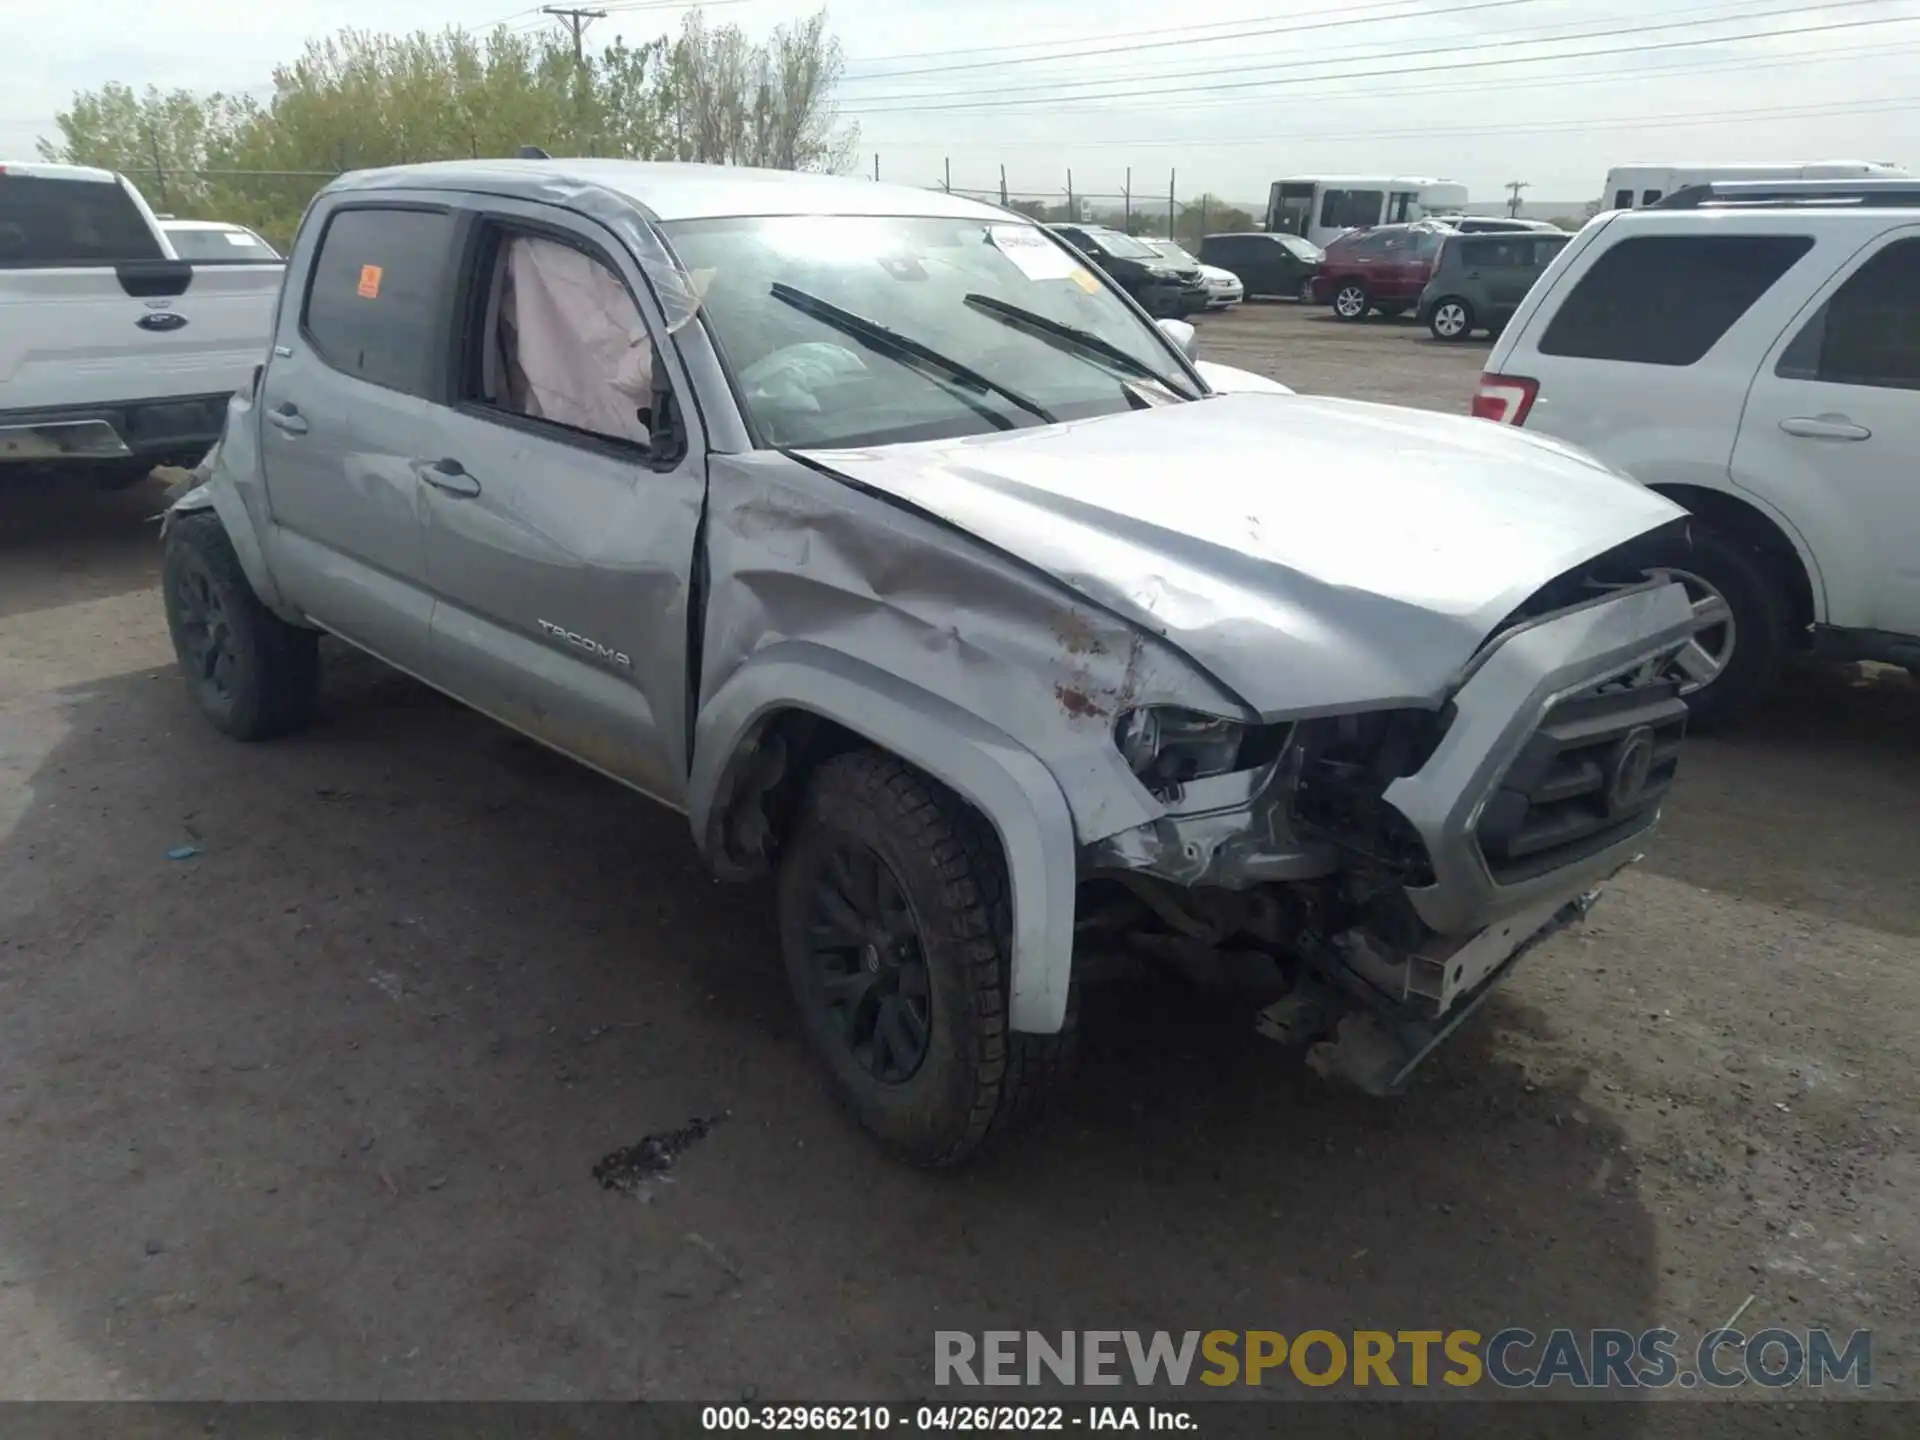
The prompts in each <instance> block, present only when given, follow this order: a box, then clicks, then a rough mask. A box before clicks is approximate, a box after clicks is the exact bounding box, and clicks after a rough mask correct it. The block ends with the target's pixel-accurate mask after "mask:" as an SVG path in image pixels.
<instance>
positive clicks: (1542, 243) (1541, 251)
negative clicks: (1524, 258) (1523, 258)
mask: <svg viewBox="0 0 1920 1440" xmlns="http://www.w3.org/2000/svg"><path fill="white" fill-rule="evenodd" d="M1567 238H1568V237H1566V236H1565V235H1542V236H1541V237H1540V238H1539V239H1538V240H1535V241H1532V242H1531V243H1532V245H1533V258H1532V260H1531V261H1529V262H1528V263H1529V264H1530V265H1531V266H1532V268H1533V269H1536V270H1544V269H1546V268H1547V266H1549V265H1551V264H1552V263H1553V257H1554V256H1556V255H1558V254H1559V253H1560V252H1561V251H1562V250H1564V249H1566V248H1567Z"/></svg>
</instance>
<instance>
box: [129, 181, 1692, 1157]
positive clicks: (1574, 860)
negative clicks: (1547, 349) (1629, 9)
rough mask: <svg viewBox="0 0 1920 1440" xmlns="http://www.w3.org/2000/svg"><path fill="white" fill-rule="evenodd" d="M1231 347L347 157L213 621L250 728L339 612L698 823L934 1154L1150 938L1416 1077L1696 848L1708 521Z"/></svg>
mask: <svg viewBox="0 0 1920 1440" xmlns="http://www.w3.org/2000/svg"><path fill="white" fill-rule="evenodd" d="M1192 348H1193V332H1192V330H1191V329H1190V328H1189V327H1186V326H1183V325H1180V324H1178V323H1177V322H1164V323H1163V324H1161V325H1155V324H1154V323H1153V322H1152V321H1151V320H1149V319H1148V318H1147V317H1146V315H1145V314H1144V313H1143V312H1142V311H1140V310H1139V309H1138V308H1137V307H1136V306H1135V305H1134V304H1133V303H1132V302H1131V301H1129V300H1128V299H1127V298H1126V296H1125V295H1124V294H1123V293H1122V292H1121V291H1120V290H1119V289H1117V288H1116V287H1115V285H1114V284H1113V283H1112V282H1111V281H1110V280H1109V279H1108V278H1107V277H1106V276H1104V275H1102V274H1100V273H1099V272H1098V271H1096V270H1093V269H1091V268H1090V267H1089V264H1088V262H1087V261H1086V260H1085V259H1084V258H1083V257H1081V256H1079V255H1078V254H1076V253H1075V252H1073V251H1071V250H1069V249H1067V248H1065V247H1063V246H1062V245H1060V244H1059V243H1058V242H1057V241H1056V240H1054V239H1053V238H1051V237H1050V236H1049V235H1047V234H1046V233H1045V232H1044V231H1043V230H1041V229H1039V228H1038V227H1036V226H1033V225H1031V224H1029V223H1027V222H1026V221H1025V220H1024V219H1023V218H1021V217H1019V216H1016V215H1013V214H1010V213H1008V212H1006V211H1002V210H999V209H996V208H994V207H991V206H987V205H982V204H976V203H973V202H970V201H967V200H963V199H960V198H958V197H950V196H947V195H942V194H936V193H929V192H925V191H921V190H913V189H906V188H900V187H891V186H885V185H878V184H870V183H867V182H865V181H858V180H842V179H836V178H831V177H824V176H811V175H794V174H785V173H770V172H756V171H750V170H736V169H724V168H709V167H702V166H689V165H650V164H639V163H632V162H615V161H559V160H538V161H474V162H461V163H451V164H441V165H428V166H413V167H407V168H402V169H394V170H386V171H379V172H367V173H360V174H352V175H347V176H344V177H342V178H341V179H339V180H337V181H335V182H334V183H332V184H331V185H329V186H328V187H327V189H326V190H325V191H324V192H323V193H322V194H321V195H320V197H319V198H318V199H317V200H316V201H315V202H314V204H313V206H312V208H311V209H310V210H309V212H308V214H307V217H306V220H305V223H304V224H303V225H302V227H301V230H300V233H299V237H298V239H297V240H296V242H295V244H294V248H293V253H292V256H291V259H290V268H289V272H288V280H287V284H286V286H285V288H284V291H283V293H282V296H281V299H280V303H279V312H278V317H277V321H276V326H275V332H274V337H273V349H272V353H271V355H270V356H269V357H268V359H267V361H266V364H265V365H264V367H263V368H262V369H261V371H260V372H259V373H258V374H257V375H256V376H255V378H254V381H253V383H252V384H251V386H249V387H248V388H247V389H246V390H244V391H243V392H242V393H241V394H239V395H238V396H236V397H235V399H234V400H233V402H232V405H231V409H230V413H229V416H228V419H227V425H226V431H225V434H224V436H223V438H222V440H221V443H220V445H219V446H218V447H217V450H216V452H215V455H214V457H213V458H212V459H211V461H210V463H209V464H208V466H207V467H205V470H204V472H203V476H204V483H202V484H201V485H199V486H198V488H196V489H194V490H192V491H191V492H190V493H188V494H186V495H185V496H183V497H182V498H181V499H180V500H179V501H178V502H177V503H176V504H175V505H174V506H173V508H172V510H171V511H170V513H169V515H168V517H167V524H166V526H165V546H166V554H165V566H164V576H165V583H164V593H165V602H166V607H167V617H168V621H169V624H170V626H171V628H172V634H173V638H174V643H175V645H176V647H177V649H178V652H179V656H180V662H181V665H182V668H183V670H184V672H185V674H186V677H187V681H188V684H189V687H190V690H191V693H192V695H193V696H194V698H195V700H196V701H197V703H198V705H199V707H200V708H201V709H202V710H203V711H204V713H205V714H206V716H207V717H208V719H210V720H211V721H212V722H213V724H215V725H216V726H218V727H219V728H220V729H222V730H223V731H225V732H226V733H228V734H229V735H232V736H233V737H235V738H236V739H242V740H255V739H262V738H265V737H268V736H272V735H277V734H283V733H286V732H288V731H291V730H293V729H296V728H298V727H300V726H302V725H305V724H306V723H307V722H308V721H309V720H310V719H311V718H312V717H313V715H314V713H315V706H316V695H317V691H318V685H319V659H318V657H319V651H318V649H317V640H318V636H319V634H320V633H321V632H327V633H330V634H332V635H335V636H338V637H340V638H341V639H342V640H345V641H347V642H349V643H351V644H352V645H354V646H357V647H359V648H361V649H363V650H366V651H369V652H371V653H372V654H374V655H376V656H378V657H380V658H381V659H383V660H385V661H388V662H390V663H391V664H393V665H395V666H397V667H399V668H400V669H402V670H405V671H408V672H410V673H411V674H413V675H415V676H417V677H419V678H420V679H421V680H423V681H425V682H426V683H427V684H429V685H433V686H435V687H437V688H439V689H441V690H443V691H445V692H446V693H447V694H449V695H452V696H454V697H456V698H458V699H459V700H461V701H463V702H465V703H467V704H469V705H471V706H473V707H475V708H477V709H479V710H481V711H483V712H485V713H486V714H488V715H491V716H493V717H495V718H497V719H498V720H500V721H501V722H503V723H505V724H507V725H510V726H512V727H514V728H515V729H517V730H519V731H521V732H523V733H524V734H526V735H528V736H531V737H533V738H535V739H537V740H539V741H542V742H544V743H545V744H548V745H550V746H552V747H553V748H555V749H556V750H559V751H562V752H564V753H565V754H567V755H570V756H572V757H574V758H575V759H577V760H579V761H581V762H582V763H584V764H586V765H590V766H592V767H594V768H595V769H598V770H600V771H602V772H604V773H605V774H607V775H608V776H610V777H612V778H613V779H615V780H618V781H620V782H622V783H623V784H626V785H630V786H632V787H634V788H635V789H637V790H640V791H643V792H645V793H646V794H648V795H650V796H652V797H654V798H655V799H657V800H659V801H660V802H661V803H662V804H665V805H669V806H672V807H674V808H675V809H677V810H680V811H682V812H683V813H685V814H686V816H687V817H688V820H689V822H690V824H691V828H692V836H693V842H694V844H695V845H697V846H698V847H699V848H700V850H701V851H702V852H703V854H704V855H705V857H706V858H707V860H708V861H709V862H710V863H711V865H712V867H713V869H714V871H715V872H716V873H717V874H719V875H720V876H722V877H725V878H728V879H741V880H745V879H750V878H753V877H760V876H771V877H772V882H773V886H774V888H775V891H776V893H777V910H778V928H779V935H780V945H781V951H782V958H783V960H784V964H785V967H786V970H787V972H788V976H789V979H790V981H791V986H792V990H793V994H794V998H795V1001H796V1002H797V1004H798V1007H799V1012H800V1015H801V1018H802V1023H803V1026H804V1029H805V1032H806V1034H807V1036H808V1038H809V1040H810V1042H811V1044H812V1045H813V1047H814V1048H815V1050H816V1052H817V1054H818V1057H819V1059H820V1062H821V1064H822V1065H823V1067H824V1069H825V1071H826V1073H827V1075H828V1077H829V1079H830V1083H831V1087H832V1089H833V1091H834V1092H835V1094H836V1095H837V1096H838V1097H839V1098H840V1099H841V1100H842V1101H843V1102H844V1103H845V1104H846V1105H847V1107H848V1108H849V1109H850V1110H851V1111H852V1112H853V1114H854V1115H855V1116H857V1117H858V1119H859V1120H860V1122H861V1123H862V1124H864V1125H865V1126H866V1127H867V1128H868V1129H869V1130H871V1131H872V1132H873V1133H874V1134H875V1135H877V1136H878V1137H880V1138H881V1139H882V1140H883V1141H884V1142H886V1143H887V1144H889V1145H890V1146H891V1147H893V1148H894V1149H895V1150H896V1151H898V1152H900V1153H902V1154H904V1155H905V1156H907V1157H909V1158H911V1159H912V1160H914V1161H917V1162H919V1163H922V1164H929V1165H938V1164H947V1163H952V1162H954V1161H957V1160H960V1159H962V1158H964V1157H966V1156H968V1155H970V1154H972V1153H973V1152H975V1151H976V1150H977V1149H978V1148H979V1147H980V1146H981V1145H982V1144H983V1143H985V1142H989V1141H992V1140H994V1139H995V1138H996V1137H998V1136H1001V1135H1004V1134H1006V1133H1009V1132H1010V1131H1012V1130H1013V1129H1014V1128H1016V1126H1017V1125H1018V1123H1019V1122H1020V1121H1022V1120H1023V1119H1025V1118H1026V1117H1028V1116H1029V1115H1031V1114H1032V1113H1034V1111H1035V1110H1036V1108H1037V1106H1038V1104H1039V1102H1040V1101H1041V1100H1043V1099H1044V1097H1045V1095H1046V1093H1047V1091H1048V1090H1049V1089H1050V1088H1051V1087H1053V1086H1054V1085H1055V1084H1056V1082H1057V1081H1058V1079H1059V1076H1060V1075H1061V1073H1062V1071H1063V1068H1064V1063H1065V1060H1066V1057H1067V1054H1068V1051H1069V1048H1070V1042H1071V1036H1072V1030H1073V1026H1074V1017H1075V1005H1076V989H1077V985H1078V983H1079V982H1081V981H1083V980H1086V979H1088V978H1090V977H1092V976H1093V975H1095V974H1097V973H1113V972H1114V971H1115V970H1116V969H1117V970H1119V971H1122V972H1124V970H1125V969H1126V967H1125V966H1119V967H1112V966H1109V965H1108V963H1107V962H1108V961H1110V960H1111V959H1112V958H1113V957H1115V956H1117V955H1118V956H1128V957H1132V958H1133V959H1135V960H1138V959H1139V958H1140V957H1148V958H1150V959H1159V960H1166V961H1168V962H1170V963H1174V964H1183V963H1184V964H1192V963H1194V962H1195V961H1196V960H1197V959H1204V958H1205V957H1206V956H1209V955H1212V956H1219V957H1226V958H1227V959H1230V960H1232V961H1234V962H1235V963H1239V962H1244V961H1249V959H1251V961H1253V962H1256V963H1257V964H1258V965H1260V966H1264V967H1267V968H1268V969H1270V971H1271V974H1272V976H1273V977H1275V978H1276V979H1277V982H1278V986H1279V991H1278V993H1277V994H1276V995H1275V997H1274V998H1273V999H1272V1000H1271V1003H1268V1004H1265V1006H1264V1008H1263V1009H1262V1010H1261V1011H1260V1012H1259V1020H1258V1023H1259V1024H1260V1025H1261V1026H1262V1028H1264V1029H1265V1030H1267V1031H1268V1032H1269V1033H1271V1034H1273V1035H1275V1036H1278V1037H1281V1038H1285V1039H1288V1040H1291V1041H1293V1042H1295V1043H1297V1044H1299V1045H1300V1046H1301V1047H1303V1048H1304V1049H1305V1051H1306V1054H1307V1058H1308V1059H1309V1061H1310V1062H1311V1063H1312V1064H1313V1065H1314V1066H1315V1068H1316V1069H1318V1070H1320V1071H1321V1072H1322V1073H1325V1074H1328V1075H1333V1076H1339V1077H1343V1078H1346V1079H1350V1080H1352V1081H1354V1082H1356V1083H1358V1084H1360V1085H1361V1086H1363V1087H1365V1088H1366V1089H1368V1090H1371V1091H1374V1092H1378V1093H1386V1092H1390V1091H1392V1090H1393V1089H1394V1088H1395V1087H1397V1086H1398V1085H1399V1084H1400V1083H1401V1082H1402V1081H1403V1080H1404V1079H1405V1078H1406V1075H1407V1073H1408V1072H1409V1071H1410V1070H1411V1069H1412V1067H1413V1066H1414V1065H1415V1064H1416V1063H1417V1062H1418V1061H1419V1060H1420V1059H1421V1058H1422V1057H1423V1056H1424V1055H1425V1054H1426V1053H1428V1052H1429V1051H1430V1050H1431V1049H1432V1048H1433V1047H1434V1046H1435V1045H1437V1044H1438V1043H1440V1041H1441V1040H1443V1039H1444V1038H1445V1037H1446V1036H1447V1035H1448V1034H1449V1033H1450V1032H1451V1031H1452V1029H1454V1028H1455V1027H1456V1026H1457V1025H1458V1024H1459V1023H1460V1021H1461V1020H1462V1018H1463V1017H1464V1016H1465V1015H1466V1014H1467V1013H1468V1012H1470V1011H1471V1010H1472V1009H1473V1008H1474V1007H1475V1006H1476V1005H1477V1004H1478V1002H1479V1001H1480V1000H1481V998H1482V997H1484V996H1485V995H1486V993H1487V992H1488V990H1489V989H1490V988H1491V987H1493V986H1494V985H1496V984H1497V983H1498V982H1499V981H1500V980H1501V979H1502V978H1503V976H1504V975H1505V974H1506V973H1507V971H1508V969H1509V968H1510V967H1511V965H1512V964H1513V962H1514V961H1515V959H1516V958H1517V957H1518V956H1519V955H1520V954H1521V953H1522V952H1523V951H1525V950H1526V949H1527V948H1528V947H1529V946H1530V945H1532V944H1533V943H1535V942H1536V941H1538V940H1539V939H1541V938H1542V937H1544V936H1546V935H1548V934H1551V933H1552V932H1553V931H1554V930H1556V929H1557V928H1559V927H1561V926H1563V925H1564V924H1566V923H1567V922H1568V921H1569V920H1571V919H1573V918H1575V917H1576V916H1578V915H1579V914H1581V913H1582V912H1583V911H1584V909H1585V907H1586V905H1587V904H1588V903H1590V901H1591V898H1592V896H1593V894H1594V892H1595V889H1596V887H1597V886H1599V885H1600V884H1601V883H1602V882H1603V881H1605V880H1606V879H1607V878H1608V877H1609V876H1610V875H1612V874H1613V873H1614V872H1615V871H1617V870H1618V869H1620V868H1621V867H1622V866H1623V865H1625V864H1627V863H1629V862H1630V861H1631V860H1633V859H1634V858H1636V856H1637V853H1638V851H1639V849H1640V847H1641V846H1642V845H1643V844H1644V843H1645V841H1646V839H1647V837H1648V834H1649V832H1650V831H1651V829H1652V828H1653V826H1654V824H1655V823H1656V821H1657V819H1658V816H1659V811H1660V805H1661V801H1662V798H1663V796H1664V795H1665V794H1666V792H1667V790H1668V788H1669V786H1670V785H1671V783H1672V779H1673V775H1674V769H1675V765H1676V763H1677V754H1678V750H1679V747H1680V741H1681V734H1682V731H1683V728H1684V725H1685V718H1686V709H1685V705H1684V703H1683V702H1682V701H1681V700H1680V699H1679V697H1678V696H1677V694H1676V693H1675V686H1674V683H1673V681H1672V679H1671V678H1670V676H1671V667H1670V664H1669V662H1670V661H1671V658H1672V656H1673V654H1674V652H1675V651H1677V650H1678V648H1679V647H1680V646H1681V645H1682V644H1684V643H1685V642H1686V640H1687V639H1688V637H1689V633H1690V626H1691V623H1692V611H1691V609H1690V607H1689V605H1688V603H1687V598H1686V594H1685V592H1684V590H1683V589H1682V588H1681V587H1680V586H1678V585H1676V584H1672V583H1669V582H1668V581H1667V580H1666V579H1665V578H1664V576H1663V575H1661V574H1660V573H1658V572H1655V573H1654V574H1653V575H1652V577H1651V578H1649V577H1648V576H1647V575H1646V574H1645V573H1644V569H1645V567H1644V566H1640V565H1636V563H1635V560H1634V554H1635V551H1636V548H1637V547H1640V546H1643V545H1645V544H1647V543H1649V542H1650V541H1651V540H1655V539H1657V540H1658V541H1660V542H1661V543H1666V542H1668V541H1669V540H1670V539H1671V536H1672V534H1673V533H1674V526H1675V525H1676V524H1683V523H1684V521H1683V520H1682V519H1681V512H1680V511H1679V510H1678V509H1677V508H1676V507H1674V506H1673V505H1671V504H1670V503H1669V502H1667V501H1666V500H1663V499H1661V498H1660V497H1658V496H1656V495H1653V494H1650V493H1649V492H1647V491H1646V490H1643V489H1641V488H1640V487H1638V486H1636V485H1634V484H1632V483H1630V482H1628V481H1626V480H1624V479H1622V478H1620V477H1619V476H1617V475H1616V474H1614V473H1613V472H1611V471H1609V470H1608V469H1607V468H1606V467H1604V466H1602V465H1600V464H1599V463H1598V462H1596V461H1594V460H1592V459H1590V458H1589V457H1587V456H1586V455H1584V454H1582V453H1581V452H1579V451H1577V450H1575V449H1572V448H1570V447H1568V446H1565V445H1563V444H1560V443H1557V442H1554V441H1552V440H1546V439H1542V438H1540V437H1537V436H1535V435H1532V434H1530V433H1528V432H1522V431H1512V430H1504V429H1501V428H1498V427H1495V426H1491V425H1485V424H1480V423H1478V422H1475V421H1473V420H1470V419H1465V418H1460V419H1454V418H1450V417H1446V416H1440V415H1430V414H1424V413H1416V412H1413V411H1408V410H1400V409H1394V408H1390V407H1384V406H1379V405H1368V404H1361V403H1356V402H1349V401H1341V400H1329V399H1319V398H1309V397H1306V396H1299V395H1294V394H1292V393H1290V392H1288V391H1287V390H1286V389H1285V388H1284V387H1282V386H1278V385H1275V384H1273V383H1272V382H1271V381H1265V380H1261V379H1260V378H1259V377H1257V376H1252V375H1248V374H1246V373H1244V372H1239V371H1233V370H1230V369H1227V368H1226V367H1222V366H1213V365H1209V364H1208V363H1206V362H1204V361H1199V360H1196V359H1194V358H1193V356H1192V355H1191V353H1190V352H1191V350H1192Z"/></svg>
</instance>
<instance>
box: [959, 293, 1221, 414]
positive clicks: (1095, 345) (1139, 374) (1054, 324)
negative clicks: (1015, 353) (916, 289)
mask: <svg viewBox="0 0 1920 1440" xmlns="http://www.w3.org/2000/svg"><path fill="white" fill-rule="evenodd" d="M966 303H967V304H969V305H971V306H973V308H974V309H976V310H984V311H986V312H987V314H989V315H991V316H993V317H994V318H995V319H996V320H1003V321H1005V322H1006V323H1007V324H1009V325H1012V326H1014V327H1015V328H1017V329H1021V330H1025V331H1028V332H1029V333H1031V334H1033V335H1037V336H1038V337H1040V338H1041V339H1043V340H1046V341H1048V342H1050V343H1052V344H1054V345H1055V346H1057V347H1059V348H1061V349H1066V350H1072V351H1075V352H1077V353H1079V354H1081V355H1084V356H1088V357H1091V358H1094V359H1099V360H1104V361H1105V362H1106V363H1107V365H1108V366H1109V367H1110V368H1112V369H1115V370H1122V371H1125V372H1126V373H1127V374H1128V375H1131V376H1133V377H1134V378H1135V379H1136V380H1151V381H1153V383H1154V384H1156V385H1160V386H1163V387H1165V388H1166V389H1168V390H1171V391H1172V392H1173V393H1174V394H1175V395H1178V396H1179V397H1180V398H1181V399H1182V400H1198V399H1199V398H1200V397H1199V396H1198V395H1195V394H1194V393H1193V392H1192V391H1190V390H1188V389H1187V388H1186V386H1184V385H1175V384H1174V383H1173V382H1172V381H1171V380H1169V379H1167V377H1166V376H1164V375H1162V374H1161V373H1160V372H1159V371H1158V370H1155V369H1154V368H1153V367H1152V366H1151V365H1149V364H1147V363H1146V362H1145V361H1144V360H1137V359H1135V358H1134V357H1133V356H1131V355H1129V354H1128V353H1127V352H1126V351H1124V350H1122V349H1121V348H1120V347H1119V346H1118V345H1115V344H1114V343H1113V342H1112V341H1111V340H1103V339H1101V337H1100V336H1098V335H1096V334H1094V333H1093V331H1091V330H1082V329H1081V328H1080V327H1079V326H1078V325H1068V324H1065V323H1063V322H1062V321H1059V320H1055V319H1053V318H1052V317H1051V316H1048V315H1042V314H1040V313H1038V312H1037V311H1033V310H1028V309H1026V308H1024V307H1023V306H1019V305H1011V304H1009V303H1008V302H1007V301H1005V300H998V299H995V298H994V297H993V296H991V295H980V294H969V295H968V296H967V297H966Z"/></svg>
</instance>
